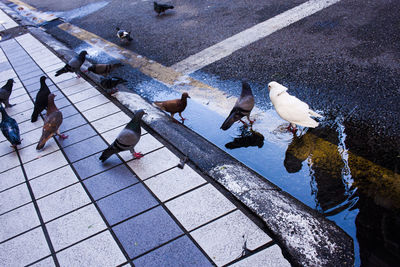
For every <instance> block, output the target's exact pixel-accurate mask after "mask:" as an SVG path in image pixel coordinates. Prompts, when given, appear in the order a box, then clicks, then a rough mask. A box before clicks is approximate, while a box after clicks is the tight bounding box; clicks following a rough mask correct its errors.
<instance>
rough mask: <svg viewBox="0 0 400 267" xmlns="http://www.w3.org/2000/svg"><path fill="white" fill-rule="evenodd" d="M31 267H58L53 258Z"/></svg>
mask: <svg viewBox="0 0 400 267" xmlns="http://www.w3.org/2000/svg"><path fill="white" fill-rule="evenodd" d="M29 266H30V267H52V266H56V265H55V263H54V260H53V257H51V256H50V257H47V258H45V259H44V260H41V261H39V262H37V263H35V264H32V265H29Z"/></svg>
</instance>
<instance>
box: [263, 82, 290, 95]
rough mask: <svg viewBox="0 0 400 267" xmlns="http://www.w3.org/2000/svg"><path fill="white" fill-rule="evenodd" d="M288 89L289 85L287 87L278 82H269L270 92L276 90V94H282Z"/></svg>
mask: <svg viewBox="0 0 400 267" xmlns="http://www.w3.org/2000/svg"><path fill="white" fill-rule="evenodd" d="M287 90H288V88H287V87H285V86H283V85H282V84H280V83H277V82H270V83H269V84H268V91H269V92H270V93H271V91H274V94H277V95H279V94H281V93H283V92H286V91H287Z"/></svg>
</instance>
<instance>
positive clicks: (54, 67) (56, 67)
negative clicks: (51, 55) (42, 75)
mask: <svg viewBox="0 0 400 267" xmlns="http://www.w3.org/2000/svg"><path fill="white" fill-rule="evenodd" d="M64 66H65V63H64V62H60V63H56V64H53V65H49V66H46V67H43V68H42V69H43V70H44V71H45V72H46V73H50V72H53V71H55V70H59V69H61V68H62V67H64Z"/></svg>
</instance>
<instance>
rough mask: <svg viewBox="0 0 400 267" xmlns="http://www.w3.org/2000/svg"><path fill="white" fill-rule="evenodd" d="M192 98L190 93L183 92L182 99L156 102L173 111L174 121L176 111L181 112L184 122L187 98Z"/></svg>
mask: <svg viewBox="0 0 400 267" xmlns="http://www.w3.org/2000/svg"><path fill="white" fill-rule="evenodd" d="M188 98H190V96H189V94H188V93H186V92H185V93H183V94H182V97H181V98H180V99H173V100H166V101H156V102H154V104H155V105H156V106H158V107H159V108H161V109H162V110H164V111H167V112H169V113H171V117H172V119H173V120H174V121H176V119H175V118H174V115H175V113H178V114H179V117H181V119H182V122H183V121H184V120H186V119H185V118H184V117H182V114H181V113H182V112H183V111H184V110H185V108H186V105H187V99H188Z"/></svg>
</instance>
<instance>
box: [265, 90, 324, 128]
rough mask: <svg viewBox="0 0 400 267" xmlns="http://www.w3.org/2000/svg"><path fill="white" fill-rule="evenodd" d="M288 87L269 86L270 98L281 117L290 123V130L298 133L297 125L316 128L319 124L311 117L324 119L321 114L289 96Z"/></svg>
mask: <svg viewBox="0 0 400 267" xmlns="http://www.w3.org/2000/svg"><path fill="white" fill-rule="evenodd" d="M287 90H288V88H287V87H285V86H283V85H281V84H279V83H277V82H270V83H269V84H268V91H269V98H270V99H271V102H272V104H274V107H275V109H276V112H277V113H278V114H279V116H280V117H281V118H282V119H284V120H286V121H288V122H290V124H289V126H288V129H289V130H291V131H292V132H293V133H295V132H296V130H297V129H296V124H297V125H300V126H304V127H311V128H315V127H317V126H318V124H319V123H318V122H316V121H315V120H313V119H312V118H311V117H322V116H321V115H320V114H318V113H316V112H315V111H313V110H311V109H310V107H309V106H308V105H307V103H304V102H303V101H301V100H300V99H298V98H297V97H295V96H292V95H289V94H288V93H287V92H286V91H287Z"/></svg>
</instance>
